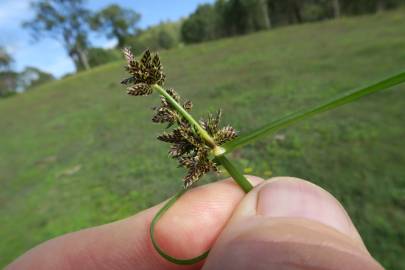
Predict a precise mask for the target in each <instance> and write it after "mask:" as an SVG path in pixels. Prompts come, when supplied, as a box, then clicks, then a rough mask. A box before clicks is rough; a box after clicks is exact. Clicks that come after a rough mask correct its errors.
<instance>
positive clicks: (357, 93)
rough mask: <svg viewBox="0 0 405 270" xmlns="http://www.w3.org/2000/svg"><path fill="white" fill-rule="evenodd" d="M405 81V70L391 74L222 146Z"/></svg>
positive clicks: (232, 145) (243, 141)
mask: <svg viewBox="0 0 405 270" xmlns="http://www.w3.org/2000/svg"><path fill="white" fill-rule="evenodd" d="M403 82H405V72H402V73H399V74H397V75H394V76H391V77H389V78H387V79H385V80H382V81H379V82H377V83H374V84H371V85H368V86H366V87H363V88H359V89H355V90H352V91H348V92H346V93H343V94H342V95H339V96H337V97H335V98H333V99H331V100H328V101H326V102H323V103H321V104H319V105H316V106H313V107H310V108H308V109H304V110H300V111H297V112H293V113H291V114H288V115H286V116H284V117H281V118H280V119H277V120H275V121H273V122H271V123H269V124H267V125H264V126H263V127H260V128H258V129H256V130H253V131H251V132H249V133H248V134H245V135H242V136H239V137H237V138H236V139H235V140H232V141H230V142H228V143H225V144H224V145H222V147H223V148H224V149H225V153H229V152H231V151H233V150H235V149H236V148H239V147H241V146H243V145H246V144H248V143H252V142H254V141H255V140H257V139H259V138H260V137H263V136H265V135H268V134H271V133H273V132H275V131H276V130H279V129H281V128H284V127H287V126H289V125H291V124H293V123H295V122H298V121H300V120H304V119H306V118H309V117H311V116H314V115H316V114H319V113H321V112H325V111H328V110H331V109H334V108H336V107H338V106H341V105H344V104H347V103H349V102H352V101H355V100H357V99H359V98H361V97H363V96H366V95H369V94H372V93H374V92H377V91H380V90H383V89H386V88H389V87H392V86H395V85H398V84H400V83H403Z"/></svg>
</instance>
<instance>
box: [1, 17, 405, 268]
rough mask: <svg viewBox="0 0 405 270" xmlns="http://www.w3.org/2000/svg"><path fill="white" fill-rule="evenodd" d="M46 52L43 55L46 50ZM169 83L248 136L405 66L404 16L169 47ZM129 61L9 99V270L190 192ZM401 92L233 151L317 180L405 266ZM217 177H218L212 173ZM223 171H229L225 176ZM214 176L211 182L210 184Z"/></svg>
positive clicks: (4, 220) (4, 201)
mask: <svg viewBox="0 0 405 270" xmlns="http://www.w3.org/2000/svg"><path fill="white" fill-rule="evenodd" d="M44 57H46V55H44ZM161 57H162V62H163V63H164V66H165V69H166V71H167V75H168V79H167V85H168V86H172V87H175V88H176V89H177V90H178V91H179V92H180V93H181V94H182V96H184V97H187V98H190V99H191V100H193V101H194V107H195V114H196V115H197V116H198V115H202V114H203V113H205V112H207V111H209V110H211V111H214V110H216V109H217V108H219V107H222V108H223V110H224V118H225V119H224V122H229V123H232V124H233V126H235V127H236V128H237V129H238V130H240V131H242V132H243V131H247V130H249V129H251V128H254V127H257V126H259V125H262V124H264V123H266V122H268V121H269V120H271V119H275V118H277V117H279V116H281V115H283V114H286V113H288V112H291V111H293V110H296V109H299V108H304V107H306V106H308V105H310V104H314V103H316V102H319V101H322V100H325V99H327V98H328V97H329V96H330V95H334V94H336V93H340V92H342V91H345V90H348V89H351V88H354V87H357V86H362V85H365V84H368V83H371V82H374V81H376V80H378V79H381V78H384V77H385V76H387V75H390V74H392V73H396V72H398V71H401V70H403V69H404V68H405V10H404V9H402V10H398V11H395V12H389V13H384V14H381V15H375V16H364V17H356V18H347V19H341V20H337V21H327V22H324V23H316V24H305V25H300V26H292V27H285V28H278V29H276V30H273V31H270V32H261V33H257V34H254V35H249V36H243V37H239V38H232V39H224V40H220V41H216V42H210V43H205V44H201V45H196V46H189V47H185V48H180V49H176V50H169V51H165V52H163V53H162V54H161ZM123 65H124V61H122V62H118V63H113V64H111V65H106V66H102V67H100V68H97V69H94V70H92V71H90V72H84V73H81V74H79V75H77V76H74V77H71V78H67V79H64V80H62V81H58V82H53V83H50V84H47V85H45V86H43V87H40V88H38V89H35V90H33V91H31V92H29V93H26V94H22V95H18V96H16V97H12V98H8V99H3V100H0V185H1V189H0V205H1V208H0V239H1V241H0V267H1V266H4V265H5V264H6V263H8V262H10V261H11V260H12V259H14V258H15V257H16V256H18V255H19V254H21V253H22V252H24V251H25V250H27V249H29V248H30V247H32V246H34V245H36V244H38V243H40V242H42V241H44V240H46V239H49V238H51V237H54V236H57V235H60V234H63V233H66V232H69V231H73V230H78V229H81V228H85V227H88V226H94V225H98V224H102V223H105V222H110V221H113V220H116V219H120V218H123V217H126V216H128V215H132V214H134V213H136V212H137V211H139V210H141V209H143V208H145V207H148V206H151V205H153V204H155V203H157V202H159V201H161V200H162V199H164V198H167V197H168V196H170V195H172V194H173V193H174V192H175V191H177V190H179V189H180V188H181V185H182V183H181V177H182V176H183V175H184V171H183V170H182V169H178V168H176V162H175V161H168V159H167V150H168V149H167V147H168V146H167V145H166V144H163V143H157V141H156V139H155V137H156V135H157V134H158V132H160V131H161V128H162V127H161V126H160V125H156V124H153V123H152V122H151V121H150V119H151V117H152V115H153V112H152V111H151V109H150V108H152V107H153V106H154V105H155V104H157V103H158V99H157V98H156V97H144V98H134V97H130V96H127V95H126V94H125V89H123V87H121V86H120V85H119V81H120V80H121V79H123V78H124V77H125V76H126V74H125V73H124V70H123V68H122V66H123ZM404 91H405V86H402V87H397V88H396V89H392V90H389V91H385V92H382V93H379V94H376V95H373V96H371V97H368V98H365V99H363V100H361V101H359V102H356V103H353V104H350V105H347V106H345V107H342V108H339V109H337V110H335V111H332V112H328V113H326V114H324V115H322V116H318V117H316V118H314V119H311V120H307V121H305V122H303V123H301V124H297V125H295V126H294V127H291V128H288V129H286V130H282V131H280V132H279V133H278V134H277V135H276V136H273V137H269V138H267V139H265V140H262V141H260V142H258V143H257V144H256V145H252V146H248V147H246V148H245V149H244V150H242V151H238V152H235V153H234V154H233V157H232V158H233V159H234V160H236V161H237V163H239V165H240V166H241V167H242V168H244V170H245V172H248V173H251V174H256V175H260V176H263V177H270V176H276V175H290V176H297V177H301V178H305V179H311V180H312V181H313V182H315V183H316V184H319V185H321V186H322V187H324V188H326V189H327V190H329V191H330V192H331V193H332V194H334V195H335V196H336V197H337V198H339V200H341V201H342V203H343V205H344V206H345V207H346V208H347V209H348V211H349V213H350V215H351V216H352V217H353V219H354V222H355V224H356V225H357V226H358V228H359V230H360V232H361V234H362V236H363V237H364V240H365V242H366V244H367V246H368V247H369V248H370V251H371V253H372V254H373V255H374V256H376V258H377V259H378V260H380V261H381V262H382V264H383V265H384V266H385V267H386V268H387V269H405V261H404V260H400V259H398V258H400V257H401V256H402V255H403V254H405V226H404V224H405V166H404V164H405V151H404V150H405V140H404V139H405V127H404V123H405V112H404V108H405V98H404V94H405V92H404ZM215 177H216V176H214V175H213V176H210V177H208V178H210V179H211V180H212V179H214V178H215ZM222 177H223V176H222ZM203 182H207V180H203Z"/></svg>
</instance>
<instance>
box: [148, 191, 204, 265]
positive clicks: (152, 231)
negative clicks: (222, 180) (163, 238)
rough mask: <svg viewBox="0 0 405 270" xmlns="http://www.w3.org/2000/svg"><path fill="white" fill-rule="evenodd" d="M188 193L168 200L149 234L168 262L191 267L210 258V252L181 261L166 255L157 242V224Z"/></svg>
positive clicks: (156, 216)
mask: <svg viewBox="0 0 405 270" xmlns="http://www.w3.org/2000/svg"><path fill="white" fill-rule="evenodd" d="M185 192H186V190H185V189H183V190H182V191H180V192H179V193H177V194H176V195H175V196H174V197H172V198H171V199H170V200H168V201H167V202H166V203H165V204H164V205H163V207H162V208H161V209H160V210H159V211H158V212H157V213H156V215H155V216H154V217H153V220H152V223H151V224H150V228H149V233H150V238H151V240H152V244H153V247H154V248H155V249H156V251H157V252H158V253H159V254H160V256H162V257H163V258H165V259H166V260H168V261H169V262H172V263H175V264H179V265H189V264H195V263H197V262H199V261H201V260H203V259H205V258H206V257H207V256H208V253H209V250H207V251H205V252H204V253H202V254H201V255H199V256H197V257H194V258H191V259H179V258H175V257H172V256H170V255H169V254H167V253H165V252H164V251H163V250H162V249H161V248H160V246H159V245H158V243H157V242H156V240H155V226H156V223H157V222H158V221H159V219H160V218H161V217H162V216H163V214H164V213H166V211H167V210H169V208H170V207H172V206H173V204H174V203H175V202H176V201H177V200H178V199H179V198H180V197H181V196H182V195H183V194H184V193H185Z"/></svg>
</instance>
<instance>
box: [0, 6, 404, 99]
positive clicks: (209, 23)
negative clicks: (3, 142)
mask: <svg viewBox="0 0 405 270" xmlns="http://www.w3.org/2000/svg"><path fill="white" fill-rule="evenodd" d="M404 3H405V0H356V1H353V0H216V1H215V2H214V3H213V4H203V5H199V6H198V7H197V9H196V10H195V12H193V13H192V14H191V15H190V16H188V17H187V18H185V19H183V20H180V21H177V22H165V23H160V24H159V25H155V26H152V27H149V28H147V29H144V30H142V29H140V28H139V27H138V23H139V20H140V18H141V15H140V14H139V13H138V12H136V11H135V10H132V9H129V8H124V7H121V6H119V5H116V4H111V5H109V6H107V7H105V8H103V9H101V10H98V11H91V10H89V9H88V8H87V7H86V0H34V1H33V2H31V9H32V10H33V11H34V17H33V18H32V19H30V20H27V21H25V22H24V23H23V24H22V27H23V28H25V29H27V30H28V31H29V32H30V33H31V35H32V37H33V39H34V40H35V41H39V40H41V39H44V38H53V39H55V40H57V41H58V42H59V43H60V44H61V45H62V46H63V47H64V49H65V51H66V54H67V55H68V56H69V57H70V58H71V59H72V61H73V63H74V65H75V67H76V71H81V70H86V69H89V68H91V67H94V66H98V65H101V64H105V63H107V62H111V61H115V60H118V59H121V54H120V52H119V50H117V49H120V48H123V47H126V46H128V47H132V48H133V49H134V50H135V51H143V50H145V49H146V48H150V49H152V50H160V49H169V48H172V47H176V46H179V45H180V44H181V43H186V44H188V43H198V42H204V41H209V40H215V39H219V38H224V37H230V36H236V35H244V34H248V33H252V32H255V31H261V30H269V29H272V28H275V27H279V26H283V25H290V24H299V23H305V22H312V21H320V20H328V19H334V18H338V17H340V16H354V15H360V14H368V13H376V12H381V11H384V10H386V9H392V8H396V7H398V6H400V5H401V4H404ZM91 33H96V34H99V35H100V34H101V35H104V36H105V37H106V38H107V39H113V40H116V42H117V45H116V47H115V48H112V49H103V48H97V47H94V46H93V44H91V41H90V39H89V36H90V34H91ZM12 62H13V59H12V56H11V55H10V54H8V53H7V52H6V51H5V49H4V48H2V47H0V96H6V95H10V94H11V93H14V92H15V91H16V90H23V89H29V88H32V87H33V86H36V85H38V84H40V83H43V82H46V81H49V80H53V79H54V78H53V76H52V75H51V74H49V73H46V72H43V71H41V70H39V69H37V68H34V67H28V68H26V69H25V70H24V71H22V72H20V73H18V72H15V71H13V69H12V68H11V67H12Z"/></svg>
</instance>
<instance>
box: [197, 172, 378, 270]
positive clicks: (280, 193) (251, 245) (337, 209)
mask: <svg viewBox="0 0 405 270" xmlns="http://www.w3.org/2000/svg"><path fill="white" fill-rule="evenodd" d="M203 269H206V270H214V269H234V270H238V269H256V270H261V269H267V270H268V269H280V270H297V269H319V270H323V269H325V270H326V269H328V270H338V269H339V270H341V269H351V270H361V269H368V270H381V269H383V268H382V267H381V266H380V265H379V264H378V263H377V262H376V261H375V260H374V259H373V258H372V257H371V256H370V254H369V253H368V251H367V249H366V247H365V246H364V244H363V241H362V240H361V237H360V236H359V234H358V232H357V230H356V228H355V227H354V225H353V223H352V221H351V220H350V218H349V216H348V214H347V213H346V211H345V210H344V208H343V207H342V206H341V205H340V203H339V202H338V201H337V200H336V199H335V198H334V197H333V196H332V195H330V194H329V193H328V192H326V191H325V190H323V189H321V188H320V187H318V186H315V185H313V184H311V183H309V182H306V181H304V180H300V179H297V178H288V177H280V178H277V179H271V180H270V181H266V182H264V183H262V184H261V185H259V186H257V187H256V188H255V189H254V190H252V192H250V193H249V194H248V195H247V196H246V197H244V198H243V199H242V201H241V202H240V204H239V205H238V207H237V208H236V209H235V211H234V214H233V215H232V217H231V219H230V220H229V221H228V223H227V225H226V227H225V228H224V230H223V231H222V233H221V235H220V237H219V238H218V240H217V241H216V243H215V244H214V246H213V248H212V250H211V252H210V254H209V256H208V258H207V260H206V264H205V265H204V268H203Z"/></svg>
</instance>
